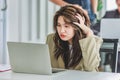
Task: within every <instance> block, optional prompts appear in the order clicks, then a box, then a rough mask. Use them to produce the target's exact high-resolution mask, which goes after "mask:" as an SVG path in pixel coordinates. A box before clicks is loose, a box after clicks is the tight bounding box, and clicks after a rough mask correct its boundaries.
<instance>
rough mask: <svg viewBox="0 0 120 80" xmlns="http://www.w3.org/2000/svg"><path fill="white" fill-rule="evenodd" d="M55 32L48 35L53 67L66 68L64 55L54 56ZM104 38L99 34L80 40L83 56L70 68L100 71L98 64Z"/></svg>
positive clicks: (47, 41)
mask: <svg viewBox="0 0 120 80" xmlns="http://www.w3.org/2000/svg"><path fill="white" fill-rule="evenodd" d="M53 36H54V34H49V35H48V36H47V40H46V43H47V44H48V46H49V51H50V58H51V65H52V68H63V69H64V68H65V66H64V62H63V59H62V57H59V58H58V60H57V59H56V58H55V57H54V49H55V48H54V47H55V44H54V41H53ZM102 42H103V40H102V38H100V37H97V36H90V37H87V38H84V39H81V40H79V44H80V46H81V50H82V56H83V58H82V59H81V61H80V62H79V64H78V65H77V66H76V67H75V68H70V69H74V70H81V71H98V66H99V63H100V55H99V50H100V46H101V44H102Z"/></svg>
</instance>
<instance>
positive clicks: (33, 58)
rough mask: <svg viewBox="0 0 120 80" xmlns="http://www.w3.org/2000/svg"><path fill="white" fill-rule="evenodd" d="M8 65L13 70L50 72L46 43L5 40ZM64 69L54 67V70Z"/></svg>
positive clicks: (35, 72) (37, 72) (34, 72)
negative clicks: (8, 59)
mask: <svg viewBox="0 0 120 80" xmlns="http://www.w3.org/2000/svg"><path fill="white" fill-rule="evenodd" d="M7 45H8V52H9V58H10V65H11V68H12V71H13V72H20V73H33V74H42V75H49V74H52V67H51V62H50V55H49V49H48V45H47V44H39V43H20V42H7ZM59 71H60V72H61V71H64V69H55V70H54V72H59Z"/></svg>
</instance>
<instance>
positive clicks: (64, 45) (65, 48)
mask: <svg viewBox="0 0 120 80" xmlns="http://www.w3.org/2000/svg"><path fill="white" fill-rule="evenodd" d="M76 14H80V15H81V16H82V17H84V18H85V25H86V26H90V20H89V18H88V16H87V15H86V14H85V13H84V12H83V10H81V9H80V8H77V7H75V6H70V5H69V6H64V7H61V8H60V10H58V11H57V12H56V14H55V16H54V30H55V36H54V42H55V51H54V52H55V58H56V59H58V57H59V56H61V57H62V58H63V61H64V64H65V68H70V67H73V68H74V67H75V66H76V65H78V64H79V62H80V60H81V59H82V51H81V47H80V45H79V44H80V43H79V40H80V39H82V38H85V37H86V35H85V34H84V33H83V31H82V30H81V29H80V27H79V26H77V25H75V24H73V22H79V20H78V19H77V18H76V17H75V15H76ZM60 16H62V17H63V18H64V21H65V22H66V23H68V24H70V25H72V27H74V29H75V31H74V32H75V35H74V37H73V39H72V49H71V50H72V51H71V50H70V49H69V43H68V41H63V40H61V39H60V37H59V35H58V32H57V24H58V22H57V21H58V18H59V17H60ZM71 53H72V54H71Z"/></svg>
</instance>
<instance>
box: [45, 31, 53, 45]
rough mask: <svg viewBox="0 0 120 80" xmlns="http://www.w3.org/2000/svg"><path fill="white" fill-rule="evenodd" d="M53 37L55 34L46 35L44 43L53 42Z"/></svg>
mask: <svg viewBox="0 0 120 80" xmlns="http://www.w3.org/2000/svg"><path fill="white" fill-rule="evenodd" d="M54 35H55V33H51V34H48V35H47V40H46V43H51V42H53V38H54Z"/></svg>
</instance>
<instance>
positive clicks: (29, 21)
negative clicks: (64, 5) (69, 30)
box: [7, 0, 59, 43]
mask: <svg viewBox="0 0 120 80" xmlns="http://www.w3.org/2000/svg"><path fill="white" fill-rule="evenodd" d="M58 8H59V7H57V6H55V5H54V4H53V3H51V2H50V1H49V0H8V19H7V20H8V21H7V41H17V42H18V41H19V42H42V43H44V42H45V40H46V35H47V34H49V33H51V32H53V26H52V23H53V15H54V13H55V11H56V10H57V9H58Z"/></svg>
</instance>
